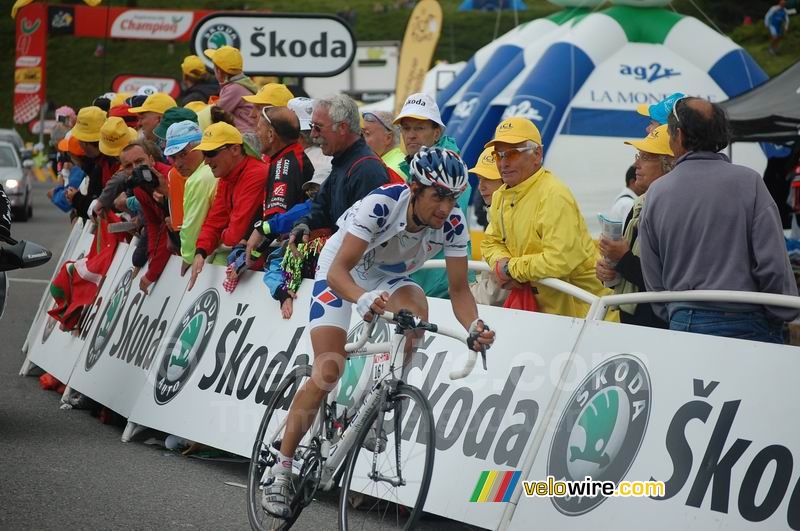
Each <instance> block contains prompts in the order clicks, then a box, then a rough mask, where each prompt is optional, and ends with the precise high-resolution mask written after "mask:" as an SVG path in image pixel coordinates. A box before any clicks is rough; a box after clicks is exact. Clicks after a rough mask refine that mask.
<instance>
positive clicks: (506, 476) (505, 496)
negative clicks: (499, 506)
mask: <svg viewBox="0 0 800 531" xmlns="http://www.w3.org/2000/svg"><path fill="white" fill-rule="evenodd" d="M521 474H522V471H520V470H508V471H503V470H484V471H483V472H481V477H480V478H479V479H478V484H477V485H475V490H474V491H473V492H472V498H470V500H469V501H471V502H507V501H510V500H511V495H512V494H513V493H514V488H515V487H516V486H517V482H518V481H519V476H520V475H521Z"/></svg>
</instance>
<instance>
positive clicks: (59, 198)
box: [47, 132, 86, 212]
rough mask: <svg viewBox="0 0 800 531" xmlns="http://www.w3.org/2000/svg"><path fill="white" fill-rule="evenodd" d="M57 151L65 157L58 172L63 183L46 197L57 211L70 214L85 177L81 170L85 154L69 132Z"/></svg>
mask: <svg viewBox="0 0 800 531" xmlns="http://www.w3.org/2000/svg"><path fill="white" fill-rule="evenodd" d="M58 150H59V152H61V153H63V154H64V155H66V157H67V160H66V161H64V162H63V164H62V167H61V170H60V172H59V173H60V175H61V177H62V179H63V182H62V184H60V185H59V186H56V187H55V188H53V189H52V190H50V191H48V193H47V196H48V197H49V198H50V200H51V201H52V202H53V204H54V205H55V206H57V207H58V208H59V209H61V210H62V211H64V212H70V211H72V199H73V198H74V197H75V194H77V193H78V189H79V188H80V186H81V183H82V182H83V179H84V178H85V177H86V172H84V171H83V168H82V165H83V157H84V156H85V155H86V153H85V152H84V151H83V150H82V149H81V146H80V142H78V139H77V138H75V137H74V136H72V134H71V133H69V132H68V133H67V136H66V137H64V138H63V139H61V141H60V142H59V143H58Z"/></svg>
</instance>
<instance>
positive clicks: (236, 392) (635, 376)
mask: <svg viewBox="0 0 800 531" xmlns="http://www.w3.org/2000/svg"><path fill="white" fill-rule="evenodd" d="M83 243H84V239H81V241H80V242H79V243H78V244H77V245H76V250H75V251H74V252H73V254H75V253H77V252H78V251H79V247H80V246H81V245H82V244H83ZM131 252H132V251H131V248H129V247H128V246H123V247H120V249H119V250H118V252H117V255H116V256H115V258H114V262H113V264H112V267H111V270H110V271H109V274H108V276H107V279H106V281H105V282H104V283H103V285H102V287H101V290H100V294H99V297H98V301H97V302H96V303H95V305H93V307H92V308H91V309H90V310H89V311H88V312H87V314H86V316H85V318H86V322H85V327H84V328H83V332H82V334H81V336H79V337H76V336H71V335H69V334H62V335H56V332H55V331H53V333H52V336H51V337H50V338H49V339H48V340H47V343H48V344H47V348H46V349H44V348H40V347H39V346H38V345H35V344H32V345H31V347H32V348H31V352H30V354H31V360H32V361H34V362H36V363H37V364H39V362H41V363H42V364H43V365H42V366H43V367H44V368H45V369H47V367H45V365H49V366H54V364H56V363H57V362H64V363H65V364H66V365H69V363H68V360H69V359H72V360H73V361H72V365H70V366H69V371H66V369H63V368H60V369H59V370H60V371H61V374H64V373H65V372H66V374H67V376H66V377H67V379H68V385H69V386H70V387H73V388H75V389H77V390H79V391H81V392H82V393H84V394H86V395H87V396H89V397H91V398H93V399H95V400H96V401H98V402H100V403H102V404H103V405H105V406H107V407H109V408H111V409H113V410H114V411H117V412H118V413H120V414H122V415H123V416H125V417H127V418H128V419H129V426H128V428H126V430H125V433H124V434H123V440H128V439H130V437H131V436H132V435H133V434H134V433H135V431H136V430H137V429H138V428H140V427H142V426H146V427H152V428H156V429H159V430H161V431H165V432H168V433H173V434H176V435H180V436H182V437H185V438H187V439H190V440H195V441H198V442H201V443H204V444H207V445H210V446H213V447H216V448H220V449H223V450H227V451H230V452H232V453H236V454H239V455H243V456H248V455H249V453H250V449H251V447H252V439H253V436H254V434H255V431H256V429H257V426H258V422H259V420H260V418H261V415H262V413H263V410H264V407H265V406H264V405H265V403H266V402H267V400H268V398H269V393H270V390H271V389H272V387H273V386H274V385H276V384H277V383H278V382H280V380H281V379H282V377H283V375H284V374H286V372H287V371H288V370H290V369H291V368H292V367H293V366H294V365H296V364H300V363H307V362H308V361H309V360H310V358H311V356H310V353H311V349H310V345H309V341H308V333H307V330H306V325H307V315H308V303H309V300H310V293H309V292H310V289H311V287H310V283H308V282H306V283H304V284H303V285H302V286H301V288H300V291H299V297H298V299H297V300H296V301H295V312H294V315H293V316H292V318H291V319H289V320H283V319H281V317H280V312H279V311H278V304H277V302H276V301H274V300H272V299H271V297H269V295H268V293H267V291H266V287H265V286H264V285H263V284H262V282H261V275H258V274H253V273H248V274H246V275H245V276H244V277H243V279H242V280H241V282H240V283H239V285H238V287H237V289H236V291H235V292H234V293H233V294H228V293H225V292H224V291H223V290H221V289H220V288H221V284H222V279H223V275H224V268H222V267H217V266H213V265H207V266H206V268H205V269H204V270H203V272H202V274H201V275H200V277H199V278H198V282H197V284H196V286H195V287H194V289H193V290H192V291H191V292H186V291H185V289H186V284H187V283H188V277H180V276H179V268H180V265H181V261H180V259H179V258H178V257H172V258H171V260H170V262H169V263H168V265H167V268H166V270H165V271H164V274H163V275H162V278H161V279H160V280H159V281H158V282H157V283H156V284H155V285H154V286H153V287H152V288H151V293H150V294H149V295H147V296H144V295H142V294H141V293H140V292H139V290H138V281H137V280H136V279H134V278H132V274H131V270H130V266H129V260H130V253H131ZM65 254H67V253H65ZM441 265H442V264H441V262H440V261H431V262H430V263H428V264H426V267H441ZM470 266H471V267H472V268H474V269H479V270H488V266H486V265H485V264H478V263H473V262H471V263H470ZM112 279H113V280H112ZM542 283H544V284H547V285H548V286H551V287H554V288H555V289H560V290H563V291H566V292H568V293H570V294H571V295H574V296H576V297H578V298H581V300H584V301H586V302H589V303H590V304H591V305H592V307H591V310H590V317H589V318H587V319H586V320H583V319H571V318H566V317H560V316H554V315H546V314H538V313H529V312H522V311H518V310H508V309H503V308H493V307H480V314H481V316H482V317H484V318H485V319H486V320H487V321H488V322H490V323H492V324H493V325H494V328H495V330H496V331H497V333H498V339H497V343H496V345H495V347H494V348H493V349H492V350H491V351H490V356H489V367H488V371H487V372H484V371H483V370H482V369H481V368H478V369H476V371H475V372H474V373H473V374H472V375H471V376H470V377H469V378H467V379H465V380H462V381H458V382H453V381H451V380H449V378H448V377H447V374H448V372H449V370H450V369H451V368H452V367H456V366H460V365H461V364H462V363H463V356H464V355H466V352H465V349H464V347H463V346H461V345H458V344H457V342H455V341H453V340H450V339H447V338H440V337H435V336H430V337H427V338H426V342H425V344H424V345H423V346H422V348H421V349H420V352H419V354H418V355H417V356H415V358H414V360H413V361H412V362H411V364H410V366H409V368H408V369H407V374H406V375H405V379H406V380H407V381H409V382H410V383H412V384H414V385H417V386H418V387H420V389H421V390H422V392H423V394H424V395H425V396H427V397H428V399H429V401H430V403H431V406H432V408H433V413H434V420H435V425H436V430H437V450H438V451H437V455H436V462H435V470H434V477H433V483H432V485H431V489H430V493H429V496H428V499H427V502H426V505H425V510H426V511H428V512H432V513H435V514H439V515H442V516H446V517H448V518H452V519H455V520H459V521H462V522H466V523H469V524H472V525H477V526H481V527H485V528H490V529H496V528H500V529H509V528H510V529H518V528H522V527H523V526H525V528H527V527H529V525H530V522H531V521H533V519H534V518H535V521H537V522H542V527H543V528H545V529H553V528H561V527H564V528H578V527H580V528H585V527H587V526H595V527H599V528H607V527H608V525H609V522H611V523H613V525H616V526H618V527H621V528H630V527H633V526H634V525H638V523H639V522H641V520H642V517H643V516H646V517H648V522H649V523H650V524H651V526H652V527H655V528H663V529H667V528H670V529H674V528H677V527H679V526H681V525H682V524H683V525H686V524H689V525H692V524H694V523H695V522H701V524H700V526H701V527H721V526H722V527H732V528H738V527H745V526H747V525H748V523H749V522H755V521H761V520H766V521H768V522H769V523H770V524H772V525H773V526H782V525H783V523H784V522H788V524H789V527H792V528H798V527H800V501H798V500H800V494H798V493H800V482H798V480H797V473H796V472H795V471H794V469H793V468H792V463H793V458H794V456H797V455H798V451H800V446H799V445H798V443H797V440H798V439H797V437H796V433H795V432H796V430H795V429H794V428H793V423H792V422H791V421H790V422H784V423H783V424H779V425H777V426H776V425H774V424H775V421H774V420H769V419H775V418H779V417H781V416H783V417H785V418H787V419H790V418H793V417H792V416H791V415H792V413H793V406H794V403H795V402H796V398H797V392H796V391H795V390H794V389H795V386H793V385H792V383H793V382H792V381H791V380H790V378H791V377H792V376H793V375H794V373H796V372H797V370H798V369H799V368H800V367H799V366H798V365H800V360H798V359H797V354H796V350H794V349H792V348H791V347H785V346H778V345H764V344H760V343H752V342H747V341H737V340H732V339H725V338H718V337H711V336H699V335H688V334H686V333H681V332H671V331H667V330H653V329H648V328H641V327H635V326H630V325H620V324H616V323H606V322H601V321H599V319H602V317H603V316H604V315H605V311H606V309H607V308H608V307H609V306H613V305H616V304H620V303H625V302H630V301H633V300H635V301H637V302H641V299H645V298H647V297H650V299H653V300H655V299H658V300H668V299H669V298H670V297H671V298H673V299H674V298H676V297H681V296H691V297H698V298H704V300H709V299H712V300H722V298H726V297H727V298H728V299H730V298H731V297H734V298H736V297H738V298H739V299H736V300H740V299H742V298H745V299H747V300H748V301H750V302H755V303H758V304H764V303H767V304H778V303H782V304H787V305H794V306H795V307H800V299H796V298H782V297H781V296H769V295H763V294H731V293H727V294H724V293H723V294H720V293H717V292H711V293H707V292H699V293H698V292H692V293H689V294H673V293H657V294H631V295H621V296H617V295H612V296H607V297H602V298H597V297H594V296H593V295H591V294H588V293H586V292H584V291H582V290H580V289H578V288H576V287H574V286H571V285H569V284H566V283H563V282H562V281H559V280H556V279H545V280H543V281H542ZM714 297H720V298H721V299H714ZM776 297H777V298H776ZM726 300H727V299H726ZM429 305H430V319H431V320H432V321H434V322H439V323H441V324H443V325H446V326H449V327H455V326H458V323H456V321H455V318H454V316H453V312H452V310H451V307H450V303H449V302H448V301H445V300H441V299H433V298H432V299H429ZM352 322H353V323H355V324H354V326H353V329H352V330H351V332H350V333H351V334H354V333H355V332H356V330H357V329H358V328H359V327H360V326H361V324H360V323H358V321H357V319H356V318H355V317H354V319H353V321H352ZM40 328H42V327H41V326H40ZM389 333H390V330H389V327H388V325H386V326H385V328H384V329H383V330H380V331H379V335H381V334H382V335H383V336H388V334H389ZM62 336H63V337H62ZM33 337H38V332H37V333H36V334H35V335H34V336H33ZM56 338H61V339H59V341H61V340H63V341H64V342H63V343H59V345H58V347H57V349H56V348H52V347H51V345H54V344H55V343H53V344H51V343H50V342H51V341H55V340H56ZM379 339H382V338H379ZM754 347H757V348H758V356H753V355H752V354H751V353H752V352H753V349H754ZM731 359H736V360H737V366H735V367H734V366H732V364H731V363H730V360H731ZM37 360H38V361H37ZM764 360H768V362H767V363H765V362H764ZM73 367H74V370H73ZM48 370H49V369H48ZM369 374H370V365H369V360H365V361H364V362H363V363H359V362H353V363H348V369H347V371H346V374H345V377H344V378H343V380H342V382H341V384H340V387H339V388H338V389H337V390H335V391H334V393H333V394H334V396H335V397H336V399H337V402H338V403H344V404H346V403H347V402H348V401H349V400H352V399H354V398H355V395H356V394H357V393H358V389H359V388H363V387H364V383H365V381H368V380H369ZM57 377H58V376H57ZM753 377H755V378H756V379H757V380H756V381H759V382H760V381H765V382H769V386H770V389H771V390H772V391H773V392H772V393H771V394H767V393H764V392H762V391H760V390H759V389H758V388H757V387H753V386H752V385H751V382H752V381H753ZM612 397H613V398H612ZM287 405H288V404H287ZM626 408H627V409H626ZM767 410H768V411H770V412H774V413H775V415H770V416H769V419H768V416H767V415H764V414H763V411H767ZM717 411H718V412H719V413H716V412H717ZM411 414H412V415H413V412H412V413H411ZM694 419H697V420H700V422H699V423H698V422H693V420H694ZM734 420H736V421H737V422H736V423H735V424H734ZM411 426H412V428H409V430H408V433H407V434H406V433H404V436H407V437H409V438H410V437H413V436H415V433H414V429H413V422H412V424H411ZM601 432H602V433H601ZM737 437H738V438H737ZM772 461H775V463H776V466H773V465H771V462H772ZM701 463H702V464H701ZM768 469H769V471H768ZM485 470H495V471H500V472H504V471H511V470H516V471H519V472H520V474H519V476H520V477H521V479H531V480H534V479H538V480H541V479H544V478H545V477H546V476H547V475H548V474H550V475H554V476H556V477H557V479H561V478H575V479H582V478H581V474H588V475H591V476H592V477H596V478H600V479H603V478H609V480H614V481H618V480H620V479H642V480H647V479H650V477H651V476H652V477H653V478H655V479H660V480H664V481H665V482H666V484H667V497H666V498H665V499H663V500H654V499H649V498H639V499H620V498H613V499H609V500H606V501H604V502H602V503H597V502H596V501H595V500H586V501H585V502H584V501H580V502H575V500H567V501H564V500H558V501H555V500H556V499H553V500H552V501H551V500H550V499H544V498H539V499H536V498H531V499H527V498H522V499H520V493H521V488H522V487H521V484H518V485H517V487H516V489H515V490H514V492H513V497H512V499H511V503H495V504H476V503H471V502H470V500H471V499H472V497H473V494H474V490H475V487H476V484H477V482H478V481H479V478H480V474H481V472H482V471H485ZM773 470H775V471H774V472H773ZM728 472H730V475H729V474H728ZM729 502H730V503H729ZM652 516H656V518H655V519H653V518H652ZM759 519H760V520H759Z"/></svg>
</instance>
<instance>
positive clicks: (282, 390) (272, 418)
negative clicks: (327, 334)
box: [247, 365, 319, 531]
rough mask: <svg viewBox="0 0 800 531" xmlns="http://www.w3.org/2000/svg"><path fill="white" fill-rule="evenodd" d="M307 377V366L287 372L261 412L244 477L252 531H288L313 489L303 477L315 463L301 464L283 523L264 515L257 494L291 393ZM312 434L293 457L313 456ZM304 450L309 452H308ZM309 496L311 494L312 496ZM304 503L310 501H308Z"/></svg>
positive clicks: (276, 447)
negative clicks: (301, 455)
mask: <svg viewBox="0 0 800 531" xmlns="http://www.w3.org/2000/svg"><path fill="white" fill-rule="evenodd" d="M310 377H311V366H310V365H300V366H298V367H296V368H295V369H294V370H293V371H292V372H290V373H289V374H288V375H287V376H286V378H284V379H283V381H281V383H280V384H279V385H278V387H277V388H276V389H275V391H274V393H273V395H272V398H270V401H269V404H268V405H267V409H266V410H264V416H263V417H262V419H261V424H260V426H259V427H258V433H257V434H256V440H255V443H254V444H253V452H252V454H251V456H250V468H249V470H248V474H247V518H248V519H249V520H250V527H252V528H253V529H254V530H256V531H273V530H281V531H282V530H285V529H289V528H290V527H291V526H292V524H293V523H294V521H295V520H296V519H297V517H298V516H300V512H301V511H302V509H303V507H304V506H305V504H304V503H303V501H304V494H306V495H307V494H308V489H309V488H311V489H316V484H315V483H313V478H312V475H313V474H305V472H307V471H310V468H311V467H313V466H314V464H315V463H312V462H310V461H309V462H304V463H303V472H304V473H303V474H302V477H301V478H300V481H301V483H300V484H299V485H298V481H295V490H296V495H295V500H294V502H293V503H292V509H293V510H292V516H291V517H290V518H288V519H285V520H284V519H281V518H274V517H272V516H270V515H269V514H267V512H266V511H264V509H263V508H262V507H261V494H262V492H263V486H262V485H261V482H262V480H263V478H264V477H265V474H266V472H267V471H268V470H269V469H270V468H272V465H273V464H274V463H275V458H276V456H277V455H278V450H279V449H280V443H281V440H283V432H284V429H285V421H286V416H287V413H288V411H289V406H290V405H291V403H292V400H293V399H294V396H295V393H297V391H298V390H299V389H300V388H301V387H302V386H303V384H304V383H305V382H306V381H307V380H308V379H309V378H310ZM312 431H313V429H312V430H309V433H308V434H306V436H305V437H304V438H303V440H302V441H301V442H300V446H298V448H297V452H295V456H298V455H299V454H303V453H306V454H314V453H315V452H313V448H311V445H312V444H314V439H316V440H317V441H318V440H319V439H318V435H319V433H318V432H317V433H312ZM308 450H312V451H311V452H308ZM310 482H311V483H310ZM311 494H313V492H312V493H311ZM308 499H310V497H309V498H308Z"/></svg>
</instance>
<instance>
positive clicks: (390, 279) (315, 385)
mask: <svg viewBox="0 0 800 531" xmlns="http://www.w3.org/2000/svg"><path fill="white" fill-rule="evenodd" d="M410 177H411V183H410V184H397V185H391V184H390V185H385V186H382V187H381V188H377V189H375V190H373V191H372V192H371V193H370V194H368V195H367V196H366V197H365V198H364V199H362V200H361V201H359V202H357V203H355V204H354V205H353V206H352V207H351V208H350V209H348V210H347V211H346V212H345V213H344V214H342V216H341V217H340V218H339V220H338V221H337V225H338V226H339V229H340V230H338V231H337V232H336V233H335V234H334V235H333V236H332V237H331V238H330V239H329V240H328V242H327V244H326V245H325V247H324V248H323V249H322V252H321V254H320V257H319V261H318V265H317V273H316V276H315V280H314V288H313V294H312V299H311V310H310V318H309V329H310V331H311V332H310V333H311V344H312V347H313V349H314V354H315V357H314V364H313V369H312V376H311V378H310V379H309V381H308V382H306V384H305V385H304V386H303V388H302V389H300V391H298V393H297V395H296V396H295V399H294V401H293V402H292V405H291V407H290V409H289V415H288V418H287V421H286V431H285V433H284V437H283V440H282V442H281V448H280V454H279V456H278V460H277V462H276V463H275V465H274V466H273V467H272V470H271V473H270V474H269V475H268V478H267V486H266V487H265V488H264V493H263V496H262V506H263V508H264V510H265V511H266V512H267V513H269V514H270V515H272V516H274V517H278V518H287V517H289V516H290V507H289V505H290V503H291V501H292V497H293V495H294V492H293V484H292V480H291V472H292V456H293V455H294V452H295V449H296V448H297V445H298V443H299V442H300V440H301V439H302V438H303V435H304V434H305V432H306V431H307V430H308V429H309V427H310V425H311V423H312V422H313V420H314V417H315V415H316V413H317V411H318V410H319V407H320V404H321V403H322V401H323V400H324V399H325V395H326V394H327V393H328V392H329V391H330V390H331V389H333V388H334V387H335V385H336V383H337V382H338V380H339V378H340V377H341V374H342V370H343V367H344V362H345V359H346V357H347V355H346V354H345V351H344V346H345V342H346V339H347V329H348V328H349V325H350V314H351V305H352V304H353V303H355V305H356V309H357V311H358V313H359V315H361V316H362V317H363V318H365V319H367V320H371V319H372V318H373V317H374V314H382V313H383V311H384V310H385V309H386V310H389V311H396V310H398V309H401V308H405V309H408V310H410V311H411V312H412V313H414V314H415V315H418V316H420V317H422V318H423V319H426V320H427V318H428V301H427V298H426V297H425V293H424V292H423V291H422V288H420V287H419V286H418V285H417V284H415V283H414V281H413V280H411V278H410V277H409V275H410V274H411V273H413V272H414V271H416V270H418V269H419V268H420V267H421V266H422V264H424V263H425V261H426V260H427V259H428V258H430V257H432V256H434V255H435V254H437V253H438V252H439V251H440V250H442V249H443V250H444V255H445V263H446V267H447V276H448V281H449V285H450V301H451V304H452V307H453V312H454V313H455V316H456V318H457V319H458V321H459V322H460V323H461V324H462V325H463V326H464V328H466V329H467V330H469V333H470V338H471V340H472V344H471V345H470V348H471V349H473V350H479V349H480V348H482V347H483V348H489V347H490V346H491V345H492V343H493V342H494V332H493V331H490V330H488V327H484V324H483V321H481V320H480V319H478V309H477V306H476V304H475V299H474V298H473V297H472V293H471V292H470V289H469V286H468V284H467V242H468V240H469V234H468V231H467V230H466V224H465V220H464V213H463V212H462V211H461V210H460V209H459V208H458V207H457V206H456V200H457V199H458V196H459V195H460V194H461V193H463V192H464V190H466V188H467V167H466V166H465V165H464V162H462V160H461V158H460V157H459V156H458V155H457V154H456V153H454V152H453V151H449V150H446V149H443V148H438V147H433V148H423V149H421V150H420V151H419V152H418V153H417V154H416V155H415V156H414V158H413V159H412V161H411V164H410ZM295 236H296V239H297V240H299V239H300V236H301V235H295ZM416 339H417V340H418V339H419V338H416ZM411 342H412V341H408V342H407V353H409V352H410V350H411V345H410V343H411ZM373 444H380V441H374V442H373ZM373 447H374V446H373ZM379 451H380V450H379Z"/></svg>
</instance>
